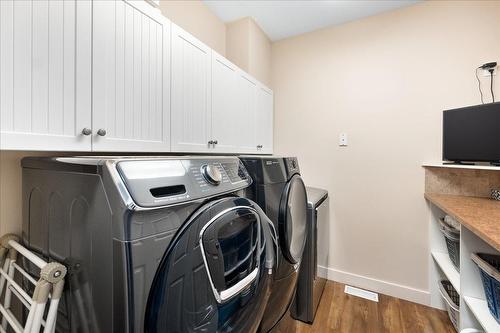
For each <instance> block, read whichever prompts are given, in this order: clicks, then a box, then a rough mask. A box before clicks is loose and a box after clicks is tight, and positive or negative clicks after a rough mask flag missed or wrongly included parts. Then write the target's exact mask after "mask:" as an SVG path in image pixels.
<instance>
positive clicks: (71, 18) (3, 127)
mask: <svg viewBox="0 0 500 333" xmlns="http://www.w3.org/2000/svg"><path fill="white" fill-rule="evenodd" d="M90 39H91V2H90V1H85V0H84V1H76V0H67V1H62V0H39V1H13V0H2V1H0V149H16V150H30V149H31V150H74V151H89V150H90V147H91V138H90V136H84V135H82V134H81V132H82V129H83V128H84V127H88V128H90V127H91V123H90V122H91V111H90V102H91V81H90V80H91V44H90Z"/></svg>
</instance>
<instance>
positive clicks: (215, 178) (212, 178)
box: [201, 164, 222, 185]
mask: <svg viewBox="0 0 500 333" xmlns="http://www.w3.org/2000/svg"><path fill="white" fill-rule="evenodd" d="M201 174H202V175H203V178H205V180H206V181H207V182H208V183H209V184H212V185H219V184H220V182H221V181H222V174H221V172H220V170H219V168H217V166H215V165H210V164H205V165H203V166H202V167H201Z"/></svg>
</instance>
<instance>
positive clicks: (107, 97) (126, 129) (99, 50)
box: [92, 0, 170, 152]
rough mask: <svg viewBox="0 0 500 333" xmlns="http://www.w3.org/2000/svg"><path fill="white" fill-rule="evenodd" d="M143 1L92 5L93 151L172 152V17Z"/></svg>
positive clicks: (104, 0)
mask: <svg viewBox="0 0 500 333" xmlns="http://www.w3.org/2000/svg"><path fill="white" fill-rule="evenodd" d="M144 5H147V4H146V3H145V2H142V1H124V0H119V1H114V0H99V1H95V2H94V4H93V60H94V66H93V85H92V88H93V109H92V112H93V113H92V115H93V132H94V133H93V145H92V146H93V150H94V151H139V152H147V151H152V152H154V151H157V152H163V151H169V150H170V133H169V130H170V21H168V20H167V19H166V18H164V17H163V16H162V15H161V13H160V12H159V11H158V10H157V9H155V8H153V7H151V6H149V5H147V6H144ZM100 129H103V130H105V131H106V134H105V135H99V134H98V131H99V130H100Z"/></svg>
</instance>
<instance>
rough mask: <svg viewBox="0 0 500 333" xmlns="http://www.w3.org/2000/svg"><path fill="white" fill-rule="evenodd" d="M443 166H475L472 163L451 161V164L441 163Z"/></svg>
mask: <svg viewBox="0 0 500 333" xmlns="http://www.w3.org/2000/svg"><path fill="white" fill-rule="evenodd" d="M443 165H476V164H475V163H472V162H462V161H453V162H443Z"/></svg>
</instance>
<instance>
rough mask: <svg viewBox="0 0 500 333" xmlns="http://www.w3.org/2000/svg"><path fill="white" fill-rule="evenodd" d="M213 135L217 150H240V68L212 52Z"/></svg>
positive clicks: (229, 151)
mask: <svg viewBox="0 0 500 333" xmlns="http://www.w3.org/2000/svg"><path fill="white" fill-rule="evenodd" d="M212 54H213V56H212V131H211V132H212V135H211V140H212V141H214V144H213V147H214V151H216V152H224V153H231V152H233V153H235V152H238V151H239V149H238V148H239V147H238V145H239V136H240V130H241V129H240V128H239V127H238V124H239V123H240V121H241V119H238V118H239V112H238V111H239V110H238V107H239V103H238V97H239V96H238V75H239V68H238V67H236V65H234V64H232V63H231V62H229V61H228V60H227V59H226V58H224V57H223V56H221V55H219V54H217V53H216V52H215V51H214V52H212Z"/></svg>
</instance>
